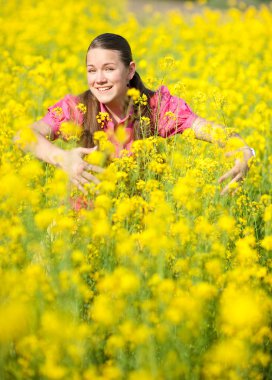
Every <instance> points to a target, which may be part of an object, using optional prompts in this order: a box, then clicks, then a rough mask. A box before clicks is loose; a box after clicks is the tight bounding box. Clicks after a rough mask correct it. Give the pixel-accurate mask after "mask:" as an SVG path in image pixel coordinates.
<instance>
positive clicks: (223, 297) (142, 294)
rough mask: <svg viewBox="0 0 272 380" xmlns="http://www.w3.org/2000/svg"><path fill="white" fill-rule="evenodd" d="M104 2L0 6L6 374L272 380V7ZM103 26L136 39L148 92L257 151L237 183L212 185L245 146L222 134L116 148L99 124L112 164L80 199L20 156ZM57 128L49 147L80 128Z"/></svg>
mask: <svg viewBox="0 0 272 380" xmlns="http://www.w3.org/2000/svg"><path fill="white" fill-rule="evenodd" d="M113 3H114V2H111V1H110V0H105V1H89V2H87V1H84V0H78V1H77V2H74V1H72V0H65V1H64V0H57V1H52V0H45V1H43V2H34V1H31V0H21V1H19V0H13V1H8V2H6V4H2V5H1V11H0V12H1V13H0V19H1V22H0V29H1V35H0V39H1V46H2V48H1V51H0V56H1V59H0V67H1V70H0V77H1V87H2V88H1V93H2V96H1V100H0V102H1V108H0V122H1V128H0V142H1V144H0V150H1V166H0V173H1V186H0V198H1V203H0V218H1V226H2V227H1V233H0V234H1V245H0V281H1V282H0V379H3V380H13V379H16V380H24V379H44V380H47V379H48V380H49V379H50V380H62V379H69V380H104V379H106V380H119V379H120V380H121V379H124V380H138V379H139V380H153V379H154V380H175V379H184V380H198V379H205V380H206V379H207V380H240V379H241V380H242V379H243V380H251V379H254V380H261V379H267V380H268V379H271V378H272V364H271V363H272V360H271V359H272V354H271V353H272V330H271V323H272V297H271V288H272V271H271V268H272V256H271V251H272V225H271V220H272V204H271V196H272V194H271V182H272V170H271V168H272V71H271V62H272V39H271V35H272V6H269V5H267V6H260V7H259V8H258V9H256V8H254V7H247V8H245V9H242V10H239V9H236V8H229V9H228V10H226V11H222V12H220V11H217V10H209V9H208V8H207V7H205V6H202V7H201V12H200V13H193V14H192V15H191V16H190V14H189V13H188V12H187V13H186V15H185V14H184V15H183V14H181V13H178V12H173V11H172V12H171V11H170V12H168V13H167V14H163V15H162V14H160V13H158V12H156V11H155V10H154V9H152V8H151V7H150V6H147V7H146V8H145V13H143V14H142V17H141V22H140V21H139V19H137V18H136V17H135V16H134V15H133V14H131V13H129V12H128V11H127V4H126V3H125V2H123V1H118V2H115V3H117V4H113ZM151 20H152V21H151ZM104 32H113V33H117V34H121V35H123V36H124V37H125V38H126V39H127V40H128V41H129V43H130V44H131V47H132V51H133V53H134V54H133V55H134V60H135V61H136V64H137V71H138V72H139V73H140V75H141V77H142V79H143V81H144V82H145V84H146V86H147V87H149V88H152V89H156V88H158V87H159V86H160V85H162V84H163V85H167V86H168V88H169V89H170V91H171V93H172V94H173V95H176V96H179V97H181V98H183V99H184V100H186V102H187V103H188V104H189V105H190V106H191V108H192V109H193V110H194V112H195V113H196V114H198V115H199V116H202V117H204V118H206V119H208V120H211V121H216V122H218V123H220V124H223V125H225V126H228V127H229V128H233V129H234V130H236V131H237V132H238V133H239V134H240V135H241V136H242V137H243V138H244V139H245V141H246V142H247V144H248V145H249V146H252V147H253V148H254V149H255V151H256V157H254V159H252V161H251V163H250V170H249V172H248V175H247V177H246V178H245V180H244V181H243V183H242V184H240V186H239V187H238V188H236V189H235V190H236V192H235V193H230V194H228V195H224V196H221V195H220V192H221V191H222V189H223V187H224V186H225V185H226V183H225V184H219V183H218V178H219V177H220V176H221V175H222V174H224V173H225V172H226V171H227V170H229V169H230V168H231V167H232V166H233V162H234V160H235V158H237V157H238V158H239V155H238V153H237V154H235V155H232V156H230V157H229V156H226V152H228V151H229V150H232V149H233V146H231V141H229V142H227V144H226V147H225V148H220V147H218V146H217V145H216V144H209V143H206V142H203V141H199V140H196V139H195V138H194V135H193V132H192V131H191V130H187V131H185V132H184V133H183V134H182V135H176V136H174V137H171V138H168V139H163V138H161V137H155V136H154V137H149V138H147V139H144V140H138V141H136V142H135V143H134V145H133V155H128V154H125V152H124V154H123V156H122V157H121V158H117V159H111V158H110V152H111V149H112V148H111V146H110V143H109V142H108V141H107V139H106V137H105V134H104V132H103V130H101V131H100V132H98V133H97V134H96V136H95V138H96V141H97V144H98V146H99V149H98V150H97V151H96V152H94V153H92V154H90V155H89V156H88V157H87V158H86V159H87V160H88V161H89V162H90V163H92V164H96V165H101V166H103V167H104V168H105V170H104V172H103V173H101V174H99V175H98V177H99V179H100V183H99V184H98V185H95V184H90V185H88V186H86V190H87V195H86V196H84V199H82V197H81V198H80V199H81V202H83V203H84V204H85V205H86V207H84V208H80V209H79V210H75V209H76V208H78V207H77V206H78V202H79V200H80V199H79V194H78V190H76V189H74V188H72V187H71V186H70V185H69V183H68V180H67V178H66V176H65V174H64V173H63V172H62V171H60V169H56V168H54V167H53V166H50V165H48V164H45V163H43V162H40V161H38V160H37V159H36V158H34V157H33V156H32V155H31V154H25V153H23V151H22V149H21V148H24V146H25V145H26V144H28V143H29V142H30V141H32V140H33V139H35V136H34V135H32V133H31V131H30V129H29V127H28V126H29V125H30V124H31V123H33V122H34V121H35V120H38V119H40V118H41V117H42V116H43V115H44V114H45V113H46V110H47V108H48V107H49V106H51V105H53V104H55V103H56V102H57V101H58V100H59V99H61V98H62V97H64V96H65V95H66V94H68V93H70V94H75V95H76V94H79V93H81V92H83V91H85V90H86V74H85V53H86V50H87V47H88V46H89V43H90V42H91V40H92V39H93V38H94V37H95V36H96V35H98V34H100V33H104ZM168 116H169V117H171V115H168ZM19 130H20V131H21V133H20V139H19V143H17V144H15V143H13V137H14V135H15V134H17V133H18V131H19ZM62 133H63V135H64V137H65V138H66V140H67V141H63V140H62V139H59V140H57V141H56V142H55V143H56V144H58V145H59V146H61V147H63V148H65V149H69V148H71V147H74V146H75V145H76V144H77V139H78V130H75V128H74V127H73V126H70V125H68V126H67V125H66V126H65V125H64V126H63V131H62ZM118 133H119V135H118V138H119V139H120V140H122V131H119V132H118ZM240 153H241V152H240ZM71 202H72V203H73V205H74V206H75V207H71Z"/></svg>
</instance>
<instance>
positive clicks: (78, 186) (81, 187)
mask: <svg viewBox="0 0 272 380" xmlns="http://www.w3.org/2000/svg"><path fill="white" fill-rule="evenodd" d="M71 182H72V183H73V184H74V185H75V186H76V187H77V188H78V190H80V191H81V192H82V193H83V194H84V195H87V191H86V190H85V189H84V187H83V186H82V185H81V184H80V182H79V181H78V180H77V179H75V178H73V179H71Z"/></svg>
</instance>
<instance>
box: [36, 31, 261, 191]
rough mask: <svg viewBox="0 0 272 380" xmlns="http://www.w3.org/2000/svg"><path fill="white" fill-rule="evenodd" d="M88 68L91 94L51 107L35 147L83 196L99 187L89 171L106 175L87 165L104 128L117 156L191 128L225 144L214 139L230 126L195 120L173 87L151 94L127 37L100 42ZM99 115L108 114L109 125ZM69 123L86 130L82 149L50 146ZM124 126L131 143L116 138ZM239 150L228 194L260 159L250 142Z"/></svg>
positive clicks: (89, 55) (108, 37)
mask: <svg viewBox="0 0 272 380" xmlns="http://www.w3.org/2000/svg"><path fill="white" fill-rule="evenodd" d="M86 67H87V80H88V86H89V89H88V90H87V91H86V92H84V93H83V94H81V95H79V96H77V97H76V96H72V95H67V96H65V97H64V98H63V99H62V100H60V101H59V102H58V103H56V104H55V105H54V106H52V107H50V108H49V109H48V113H47V115H46V116H45V117H44V118H42V119H41V120H39V121H37V122H35V123H34V124H33V125H32V128H33V131H34V132H35V134H36V136H37V142H36V143H35V144H34V145H32V146H31V147H29V150H31V151H32V152H33V153H34V154H35V155H36V156H37V157H38V158H39V159H41V160H44V161H46V162H48V163H51V164H53V165H56V166H59V167H61V168H62V169H63V170H64V171H66V172H67V173H68V175H69V177H70V179H71V181H72V183H74V184H75V185H76V186H77V187H78V188H79V189H80V190H81V191H83V192H84V184H86V183H88V182H89V181H94V182H98V180H97V178H96V177H95V176H94V175H92V174H91V173H89V171H90V170H91V171H93V172H100V171H101V170H102V169H101V168H100V167H97V166H93V165H89V164H87V163H86V162H85V161H84V159H83V156H84V155H86V154H89V153H91V152H92V151H93V149H95V147H94V142H93V134H94V132H95V131H97V130H101V128H103V129H104V130H105V132H106V133H107V135H108V138H109V140H110V141H111V142H112V143H113V144H114V146H115V150H116V156H118V155H119V153H120V151H121V150H122V149H127V150H130V148H131V145H132V143H133V141H134V140H135V139H139V138H144V137H145V136H148V135H150V134H158V135H160V136H162V137H168V136H172V135H174V134H176V133H182V132H183V131H184V130H185V129H187V128H192V129H193V131H194V133H195V137H196V138H197V139H200V140H204V141H208V142H217V143H220V141H217V140H215V139H214V137H213V136H214V135H215V134H214V131H215V130H218V129H221V130H224V127H222V126H220V125H217V124H215V123H212V122H209V121H207V120H205V119H203V118H201V117H198V116H197V115H195V114H194V113H193V112H192V110H191V109H190V107H189V106H188V105H187V104H186V103H185V102H184V101H183V100H182V99H180V98H178V97H175V96H171V94H170V93H169V91H168V89H167V87H165V86H161V87H160V88H159V90H157V91H151V90H149V89H147V88H146V87H145V86H144V84H143V82H142V80H141V78H140V76H139V74H138V73H137V72H136V66H135V62H134V61H133V58H132V53H131V49H130V46H129V44H128V42H127V41H126V40H125V39H124V38H123V37H121V36H119V35H116V34H112V33H105V34H101V35H99V36H98V37H96V38H95V39H94V40H93V41H92V43H91V44H90V46H89V48H88V51H87V57H86ZM129 88H135V89H137V90H139V93H140V95H141V102H142V104H141V117H142V118H143V116H144V117H145V118H148V119H146V120H149V127H148V130H147V129H145V130H142V128H140V116H139V115H138V111H137V110H138V109H139V107H137V105H135V104H134V105H133V104H132V103H131V102H129V101H128V96H127V92H128V89H129ZM83 109H85V110H86V112H85V113H83V112H82V110H83ZM98 115H100V116H101V115H102V116H101V117H102V119H103V123H102V122H101V121H102V120H101V117H100V118H99V117H98ZM64 121H73V122H76V123H77V124H80V125H82V126H83V133H82V138H81V146H82V147H80V148H74V149H71V150H63V149H60V148H59V147H57V146H55V145H53V144H52V143H51V142H50V141H48V139H47V138H46V136H49V137H50V138H51V139H55V138H56V137H57V136H58V133H59V130H60V127H61V124H62V123H63V122H64ZM119 125H124V129H125V131H126V140H125V141H124V142H123V143H122V144H120V143H119V142H118V140H117V139H116V137H115V134H114V131H115V130H116V128H117V126H119ZM235 138H237V139H239V140H241V141H242V142H243V140H242V139H241V137H240V136H239V135H238V134H235ZM239 150H243V156H244V159H243V160H236V162H235V165H234V167H233V168H232V169H231V170H229V171H228V172H227V173H225V174H224V175H223V176H222V177H220V178H219V182H220V183H221V182H223V181H224V180H226V179H227V178H232V180H231V181H230V183H229V184H228V185H227V186H226V187H225V188H224V189H223V191H222V193H221V194H225V193H226V192H228V191H229V189H230V186H231V184H233V183H234V182H238V181H240V180H241V179H242V178H243V177H244V175H245V174H246V172H247V170H248V161H249V159H250V158H251V157H252V156H253V155H254V150H253V149H252V148H250V147H248V146H247V145H246V144H245V143H244V142H243V146H242V147H241V148H239Z"/></svg>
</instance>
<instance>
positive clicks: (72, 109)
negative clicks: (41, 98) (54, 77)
mask: <svg viewBox="0 0 272 380" xmlns="http://www.w3.org/2000/svg"><path fill="white" fill-rule="evenodd" d="M77 106H78V99H77V97H76V96H73V95H66V96H65V97H64V98H63V99H61V100H59V101H58V102H57V103H56V104H54V105H53V106H51V107H49V108H48V110H47V114H46V115H45V116H44V117H43V118H42V119H41V121H43V122H45V123H46V124H48V125H49V126H50V128H51V130H52V137H53V138H54V139H56V138H58V136H59V134H60V131H59V130H60V127H61V124H62V123H63V122H68V121H71V122H73V123H75V124H79V125H81V124H82V123H83V113H82V112H81V111H80V109H79V108H78V107H77Z"/></svg>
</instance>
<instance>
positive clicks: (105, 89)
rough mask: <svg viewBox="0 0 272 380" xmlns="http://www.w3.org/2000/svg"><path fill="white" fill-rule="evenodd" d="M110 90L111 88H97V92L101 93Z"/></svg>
mask: <svg viewBox="0 0 272 380" xmlns="http://www.w3.org/2000/svg"><path fill="white" fill-rule="evenodd" d="M110 89H111V87H103V88H98V91H101V92H103V91H107V90H110Z"/></svg>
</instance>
